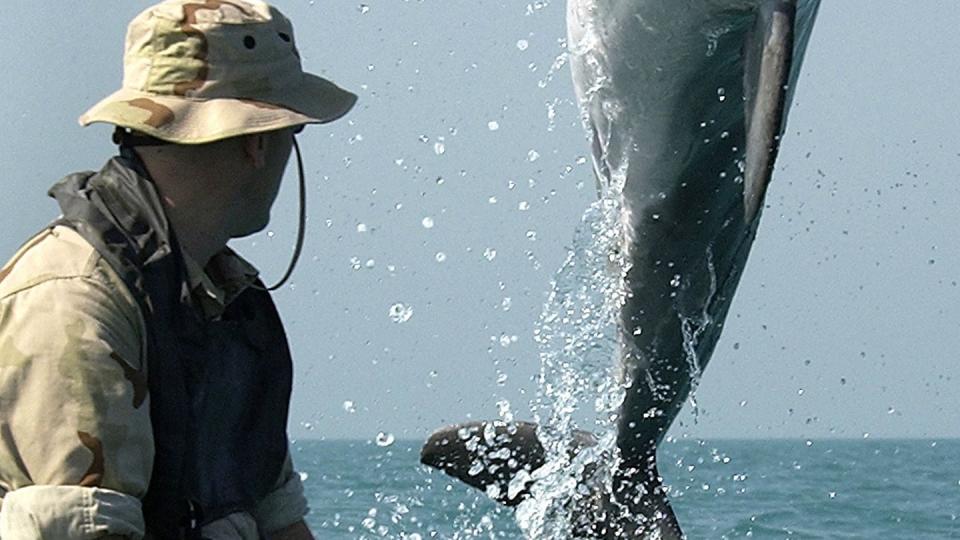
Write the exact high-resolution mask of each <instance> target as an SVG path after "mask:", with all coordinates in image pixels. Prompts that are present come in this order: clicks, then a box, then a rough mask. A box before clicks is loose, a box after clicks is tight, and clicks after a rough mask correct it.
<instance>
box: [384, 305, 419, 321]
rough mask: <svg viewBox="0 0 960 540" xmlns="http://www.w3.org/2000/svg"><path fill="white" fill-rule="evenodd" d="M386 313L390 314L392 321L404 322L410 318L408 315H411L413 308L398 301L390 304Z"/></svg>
mask: <svg viewBox="0 0 960 540" xmlns="http://www.w3.org/2000/svg"><path fill="white" fill-rule="evenodd" d="M387 314H388V315H389V316H390V320H392V321H393V322H395V323H397V324H400V323H405V322H407V321H409V320H410V317H413V308H412V307H410V306H405V305H403V304H402V303H400V302H398V303H396V304H394V305H392V306H390V310H389V311H388V312H387Z"/></svg>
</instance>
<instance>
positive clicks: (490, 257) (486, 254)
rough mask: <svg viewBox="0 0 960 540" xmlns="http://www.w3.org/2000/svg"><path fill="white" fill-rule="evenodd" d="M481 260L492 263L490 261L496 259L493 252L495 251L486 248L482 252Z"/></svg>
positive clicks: (495, 252)
mask: <svg viewBox="0 0 960 540" xmlns="http://www.w3.org/2000/svg"><path fill="white" fill-rule="evenodd" d="M483 258H484V259H486V260H488V261H492V260H494V259H496V258H497V250H495V249H493V248H487V249H485V250H483Z"/></svg>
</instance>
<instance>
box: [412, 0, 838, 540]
mask: <svg viewBox="0 0 960 540" xmlns="http://www.w3.org/2000/svg"><path fill="white" fill-rule="evenodd" d="M819 4H820V2H819V0H569V2H568V6H567V26H568V28H567V30H568V36H569V39H568V48H569V49H570V64H571V68H572V72H573V81H574V86H575V89H576V93H577V97H578V98H579V100H580V104H581V106H582V107H583V109H584V111H585V113H586V115H587V119H588V120H589V125H590V128H591V130H592V139H593V163H594V170H595V173H596V177H597V180H598V183H599V184H600V186H601V188H603V189H605V190H608V191H607V193H611V191H609V190H611V189H612V190H613V191H612V193H614V196H618V197H620V209H621V210H620V211H621V216H620V219H621V224H622V226H623V239H622V243H621V247H620V249H621V250H622V255H623V257H624V258H625V260H626V261H627V263H628V269H627V271H626V273H625V277H624V283H623V286H624V289H625V292H626V299H625V301H624V303H623V306H622V308H621V312H620V316H619V324H618V335H619V357H620V360H621V366H622V379H623V382H624V385H625V387H626V395H625V398H624V401H623V404H622V405H621V408H620V411H619V415H618V426H617V443H616V444H617V447H618V449H619V463H618V466H617V469H616V471H615V472H614V477H613V488H614V489H613V492H612V494H611V495H609V496H608V498H610V497H612V498H613V500H614V501H615V502H616V503H617V505H618V507H619V508H621V509H622V508H626V509H627V510H628V512H629V513H630V514H632V515H633V516H637V517H639V519H638V520H635V521H632V522H631V523H639V525H630V524H626V525H625V524H623V523H615V521H616V518H615V517H613V516H614V514H613V513H611V512H604V511H602V509H601V510H599V511H598V510H596V509H593V510H592V511H586V510H584V513H586V514H589V518H588V519H590V520H593V522H592V523H588V524H587V525H586V526H585V527H584V528H582V530H580V532H579V533H578V536H580V535H582V536H586V537H591V538H628V537H638V536H643V535H652V536H654V537H657V538H663V539H669V538H682V537H683V534H682V532H681V529H680V526H679V524H678V523H677V520H676V517H675V515H674V514H673V511H672V510H671V508H670V505H669V502H668V501H667V499H666V495H665V493H664V489H663V487H662V485H661V478H660V476H659V474H658V472H657V468H656V448H657V447H658V445H659V443H660V442H661V440H662V439H663V437H664V435H665V434H666V432H667V429H668V428H669V427H670V425H671V424H672V422H673V420H674V418H675V417H676V416H677V414H678V412H679V411H680V409H681V407H682V406H683V403H684V401H685V400H686V398H687V397H688V395H689V393H690V391H691V388H692V387H693V385H694V384H695V383H696V380H697V378H698V377H699V374H700V372H701V371H702V370H703V368H704V367H705V366H706V364H707V362H708V361H709V359H710V356H711V354H712V353H713V350H714V347H715V345H716V343H717V340H718V338H719V336H720V332H721V330H722V328H723V322H724V319H725V317H726V314H727V311H728V309H729V307H730V303H731V301H732V299H733V295H734V292H735V290H736V286H737V283H738V282H739V280H740V275H741V273H742V271H743V268H744V266H745V264H746V260H747V255H748V253H749V251H750V246H751V244H752V243H753V239H754V237H755V235H756V231H757V225H758V223H759V218H760V211H761V209H762V206H763V200H764V195H765V193H766V189H767V186H768V184H769V182H770V178H771V175H772V173H773V168H774V162H775V160H776V156H777V150H778V146H779V140H780V137H781V135H782V134H783V132H784V129H785V124H786V118H787V113H788V109H789V104H790V100H791V96H792V93H793V90H794V88H795V85H796V82H797V79H798V75H799V71H800V64H801V60H802V58H803V54H804V51H805V49H806V45H807V42H808V40H809V37H810V33H811V30H812V27H813V23H814V20H815V18H816V13H817V10H818V8H819ZM471 434H476V435H478V436H477V437H471ZM575 439H576V440H575V441H573V444H572V445H571V447H570V448H571V450H570V451H571V452H573V453H575V452H577V451H579V450H580V449H582V448H583V447H586V446H591V445H593V444H595V443H594V440H593V438H592V437H591V435H590V434H588V433H583V432H581V433H578V434H577V435H576V437H575ZM478 441H479V442H478ZM490 456H500V457H503V458H504V459H502V460H500V461H499V462H497V463H496V464H495V465H494V466H492V467H491V466H488V467H484V468H483V469H482V470H480V471H479V472H478V471H477V467H476V464H477V463H480V462H482V463H486V464H490V463H491V459H490ZM421 461H422V462H423V463H425V464H427V465H431V466H434V467H437V468H440V469H442V470H444V471H445V472H447V473H448V474H451V475H453V476H455V477H457V478H459V479H462V480H463V481H465V482H466V483H468V484H470V485H472V486H475V487H477V488H480V489H485V490H486V491H487V492H488V494H491V495H492V496H493V497H494V498H495V499H497V500H498V501H500V502H502V503H504V504H507V505H515V504H518V503H519V502H520V501H522V500H523V498H524V497H525V496H526V495H527V494H528V493H529V492H528V490H525V489H518V487H517V482H516V481H515V480H516V479H517V478H518V474H520V475H522V474H525V473H529V472H530V471H533V470H535V469H537V468H539V467H540V466H541V465H543V464H544V462H545V452H544V449H543V446H542V445H541V443H540V441H539V440H538V438H537V434H536V426H535V425H533V424H530V423H525V422H517V423H510V424H506V423H502V422H473V423H467V424H460V425H456V426H451V427H447V428H443V429H440V430H438V431H437V432H435V433H434V434H433V435H432V436H431V437H430V439H429V440H428V441H427V443H426V444H425V445H424V447H423V450H422V452H421ZM609 503H610V501H609V500H608V501H606V504H609ZM603 504H604V503H600V506H601V507H602V506H603ZM576 511H580V509H576ZM657 535H659V536H657Z"/></svg>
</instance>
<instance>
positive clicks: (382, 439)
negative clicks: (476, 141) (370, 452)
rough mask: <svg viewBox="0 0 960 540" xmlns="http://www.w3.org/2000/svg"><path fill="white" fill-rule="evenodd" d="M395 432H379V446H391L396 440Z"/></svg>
mask: <svg viewBox="0 0 960 540" xmlns="http://www.w3.org/2000/svg"><path fill="white" fill-rule="evenodd" d="M394 440H395V439H394V437H393V433H386V432H383V431H381V432H380V433H377V446H384V447H385V446H390V445H391V444H393V441H394Z"/></svg>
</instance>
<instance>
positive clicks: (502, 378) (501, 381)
mask: <svg viewBox="0 0 960 540" xmlns="http://www.w3.org/2000/svg"><path fill="white" fill-rule="evenodd" d="M508 378H509V377H507V374H506V373H501V374H499V375H497V384H498V385H500V386H503V385H505V384H507V379H508Z"/></svg>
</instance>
